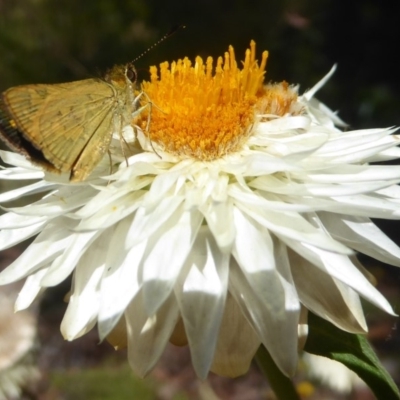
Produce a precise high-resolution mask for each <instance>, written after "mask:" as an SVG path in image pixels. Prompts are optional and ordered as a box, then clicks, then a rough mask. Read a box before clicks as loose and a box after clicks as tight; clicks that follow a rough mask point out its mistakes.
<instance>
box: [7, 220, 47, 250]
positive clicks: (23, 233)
mask: <svg viewBox="0 0 400 400" xmlns="http://www.w3.org/2000/svg"><path fill="white" fill-rule="evenodd" d="M45 225H46V222H39V223H36V224H33V225H30V226H27V227H24V228H19V229H4V228H3V229H2V230H1V231H0V243H1V245H0V250H5V249H8V248H9V247H12V246H14V245H16V244H18V243H21V242H23V241H24V240H26V239H29V238H30V237H32V236H35V235H36V234H37V233H39V232H40V231H41V230H42V229H43V228H44V226H45Z"/></svg>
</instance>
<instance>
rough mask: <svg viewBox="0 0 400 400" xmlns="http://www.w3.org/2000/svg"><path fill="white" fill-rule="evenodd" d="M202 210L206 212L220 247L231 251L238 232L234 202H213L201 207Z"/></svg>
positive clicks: (208, 222) (208, 223) (209, 224)
mask: <svg viewBox="0 0 400 400" xmlns="http://www.w3.org/2000/svg"><path fill="white" fill-rule="evenodd" d="M200 211H201V212H202V213H203V214H204V216H205V218H206V221H207V225H208V227H209V228H210V230H211V232H212V233H213V235H214V238H215V240H216V241H217V243H218V246H219V248H220V249H221V250H223V251H225V252H230V250H231V247H232V244H233V241H234V239H235V233H236V230H235V226H234V223H233V205H232V202H231V201H227V202H212V203H209V204H208V205H206V206H204V207H201V208H200Z"/></svg>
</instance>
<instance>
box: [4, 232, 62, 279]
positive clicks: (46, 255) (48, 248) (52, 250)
mask: <svg viewBox="0 0 400 400" xmlns="http://www.w3.org/2000/svg"><path fill="white" fill-rule="evenodd" d="M69 243H70V233H69V232H67V231H65V230H64V229H59V228H56V227H55V226H53V225H48V226H47V227H46V228H45V229H44V230H43V231H42V232H41V233H40V234H39V236H38V237H37V238H36V239H35V240H34V241H33V242H32V244H31V245H30V246H29V247H28V248H27V249H26V250H25V251H24V252H23V253H22V254H21V255H20V256H19V257H18V258H17V259H16V260H15V261H14V262H13V263H12V264H10V265H9V266H8V267H7V268H6V269H5V270H3V271H2V272H1V273H0V285H5V284H7V283H11V282H15V281H17V280H19V279H21V278H24V277H26V276H28V275H29V274H31V273H33V272H35V271H37V270H38V269H39V268H41V267H43V266H44V265H46V264H49V263H50V262H51V261H53V260H54V259H55V258H56V257H58V256H59V254H61V253H62V252H63V251H64V250H65V248H66V247H67V246H68V244H69Z"/></svg>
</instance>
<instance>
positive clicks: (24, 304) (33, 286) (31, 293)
mask: <svg viewBox="0 0 400 400" xmlns="http://www.w3.org/2000/svg"><path fill="white" fill-rule="evenodd" d="M46 272H47V268H43V269H40V270H39V271H37V272H35V273H33V274H32V275H29V276H28V277H27V278H26V281H25V283H24V286H23V287H22V289H21V291H20V292H19V293H18V297H17V300H16V302H15V312H17V311H21V310H25V309H26V308H28V307H29V306H30V305H31V304H32V303H33V301H34V300H35V299H36V297H37V296H38V295H39V294H40V293H41V292H43V291H44V288H43V287H42V285H41V284H40V281H41V279H42V277H43V276H44V275H45V274H46Z"/></svg>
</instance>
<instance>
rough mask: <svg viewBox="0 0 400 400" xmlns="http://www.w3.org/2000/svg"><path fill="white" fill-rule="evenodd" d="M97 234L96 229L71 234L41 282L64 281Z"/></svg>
mask: <svg viewBox="0 0 400 400" xmlns="http://www.w3.org/2000/svg"><path fill="white" fill-rule="evenodd" d="M99 234H100V232H98V231H94V232H85V233H74V234H71V237H70V241H69V243H68V247H66V248H65V250H64V252H63V254H62V255H61V256H60V257H57V258H56V259H55V260H54V261H53V263H52V265H51V266H50V268H49V270H48V272H47V274H46V275H45V276H44V277H43V279H42V282H41V284H42V285H43V286H55V285H58V284H59V283H61V282H62V281H64V280H65V279H66V278H67V277H68V275H70V274H71V272H72V271H73V269H74V268H75V266H76V264H77V263H78V261H79V259H80V258H81V257H82V255H83V254H84V253H85V251H87V250H88V248H89V246H90V245H91V244H92V242H93V241H94V240H95V239H96V237H97V236H98V235H99Z"/></svg>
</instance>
